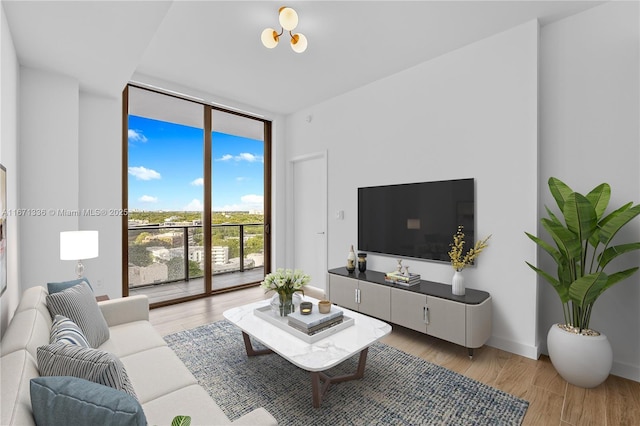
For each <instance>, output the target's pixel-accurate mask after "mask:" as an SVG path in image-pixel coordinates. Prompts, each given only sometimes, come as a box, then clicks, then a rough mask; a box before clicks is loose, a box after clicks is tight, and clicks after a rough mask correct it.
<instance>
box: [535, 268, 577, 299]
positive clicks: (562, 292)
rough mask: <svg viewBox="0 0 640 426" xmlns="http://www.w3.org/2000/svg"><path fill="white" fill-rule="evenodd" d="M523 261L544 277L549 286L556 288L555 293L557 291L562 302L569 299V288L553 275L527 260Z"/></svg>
mask: <svg viewBox="0 0 640 426" xmlns="http://www.w3.org/2000/svg"><path fill="white" fill-rule="evenodd" d="M525 263H526V264H527V265H529V267H530V268H531V269H533V270H534V271H536V272H537V273H538V275H540V276H541V277H542V278H544V279H545V280H546V281H547V282H548V283H549V284H551V286H552V287H553V288H554V289H555V290H556V293H558V296H559V297H560V300H561V301H562V303H567V302H568V301H569V288H568V287H567V286H565V285H563V284H562V283H560V282H559V281H558V280H557V279H556V278H555V277H553V276H551V275H549V274H548V273H546V272H545V271H543V270H542V269H540V268H537V267H535V266H533V265H532V264H530V263H529V262H525Z"/></svg>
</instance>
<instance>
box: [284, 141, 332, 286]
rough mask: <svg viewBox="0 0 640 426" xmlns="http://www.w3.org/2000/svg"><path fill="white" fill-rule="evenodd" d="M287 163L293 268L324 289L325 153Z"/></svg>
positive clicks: (325, 268) (325, 223)
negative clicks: (289, 172)
mask: <svg viewBox="0 0 640 426" xmlns="http://www.w3.org/2000/svg"><path fill="white" fill-rule="evenodd" d="M291 163H292V167H291V171H292V172H291V175H290V177H291V183H292V184H291V188H292V194H291V195H292V202H293V209H292V210H291V211H292V213H293V221H292V224H293V247H291V250H292V252H293V256H292V260H293V268H294V269H301V270H303V271H304V272H306V273H307V274H309V275H311V283H310V285H312V286H314V287H318V288H321V289H323V290H325V289H326V281H327V248H326V247H327V245H326V241H327V235H326V226H327V207H326V206H327V171H326V170H327V160H326V153H319V154H312V155H308V156H304V157H299V158H294V159H293V160H292V161H291Z"/></svg>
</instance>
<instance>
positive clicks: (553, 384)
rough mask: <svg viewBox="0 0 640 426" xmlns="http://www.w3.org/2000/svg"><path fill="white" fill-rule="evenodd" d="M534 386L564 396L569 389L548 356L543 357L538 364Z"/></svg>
mask: <svg viewBox="0 0 640 426" xmlns="http://www.w3.org/2000/svg"><path fill="white" fill-rule="evenodd" d="M533 385H534V386H538V387H541V388H543V389H545V390H547V391H549V392H554V393H557V394H559V395H564V394H565V392H566V388H567V382H566V381H565V380H564V379H563V378H562V376H560V375H559V374H558V372H557V371H556V369H555V368H554V367H553V364H552V363H551V360H550V359H549V357H548V356H546V355H542V356H541V357H540V359H539V360H538V363H537V364H536V371H535V375H534V377H533Z"/></svg>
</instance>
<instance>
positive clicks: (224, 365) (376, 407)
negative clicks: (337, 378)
mask: <svg viewBox="0 0 640 426" xmlns="http://www.w3.org/2000/svg"><path fill="white" fill-rule="evenodd" d="M165 340H166V341H167V343H168V344H169V346H170V347H171V348H172V349H173V350H174V351H175V352H176V353H177V354H178V356H179V357H180V358H181V359H182V361H184V363H185V365H186V366H187V368H189V370H191V372H192V373H193V374H194V375H195V376H196V378H197V379H198V381H199V382H200V384H201V385H202V386H203V387H204V388H205V389H206V390H207V391H208V392H209V394H210V395H211V396H212V397H213V399H214V400H215V401H216V402H217V403H218V405H219V406H220V408H221V409H222V410H223V411H224V412H225V414H226V415H227V416H228V417H229V418H231V419H232V420H235V419H236V418H238V417H240V416H242V415H243V414H246V413H248V412H250V411H251V410H253V409H255V408H258V407H264V408H266V409H267V410H268V411H269V412H270V413H271V414H272V415H273V416H274V417H275V418H276V419H277V420H278V423H279V424H281V425H519V424H521V423H522V419H523V417H524V415H525V413H526V411H527V407H528V406H529V403H528V402H527V401H524V400H522V399H519V398H516V397H514V396H512V395H509V394H508V393H505V392H502V391H500V390H498V389H494V388H492V387H490V386H487V385H485V384H483V383H480V382H477V381H475V380H473V379H470V378H468V377H465V376H463V375H460V374H458V373H455V372H453V371H450V370H447V369H446V368H443V367H440V366H437V365H434V364H431V363H429V362H427V361H424V360H422V359H420V358H417V357H415V356H413V355H409V354H406V353H404V352H402V351H400V350H398V349H395V348H393V347H391V346H388V345H385V344H382V343H375V344H374V345H373V346H371V347H370V348H369V355H368V357H367V368H366V370H365V376H364V378H363V379H361V380H354V381H350V382H344V383H338V384H334V385H332V386H331V388H330V389H329V391H328V392H327V394H326V395H325V397H324V400H323V401H322V405H321V407H320V408H313V407H312V405H311V378H310V375H309V373H308V372H307V371H305V370H302V369H300V368H298V367H296V366H294V365H293V364H291V363H289V362H287V361H285V360H284V359H283V358H281V357H279V356H278V355H276V354H269V355H261V356H256V357H251V358H249V357H247V355H246V352H245V349H244V344H243V342H242V333H241V331H240V329H239V328H237V327H235V326H234V325H233V324H231V323H230V322H227V321H218V322H215V323H213V324H208V325H204V326H201V327H197V328H194V329H191V330H186V331H181V332H178V333H175V334H172V335H169V336H166V337H165ZM254 347H255V348H260V347H261V346H260V345H259V344H258V343H256V342H254ZM357 362H358V356H357V355H355V356H354V357H352V358H350V359H348V360H347V361H345V362H343V363H342V364H340V365H338V366H336V367H334V368H332V369H330V370H328V371H327V372H328V373H329V374H330V375H340V374H350V373H353V372H354V371H355V370H356V366H357ZM185 414H187V413H185Z"/></svg>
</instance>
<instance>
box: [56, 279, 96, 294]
mask: <svg viewBox="0 0 640 426" xmlns="http://www.w3.org/2000/svg"><path fill="white" fill-rule="evenodd" d="M83 282H84V283H87V285H88V286H89V288H90V289H91V291H93V287H91V284H89V280H88V279H86V278H78V279H77V280H71V281H62V282H59V283H47V290H49V294H53V293H58V292H59V291H62V290H66V289H68V288H69V287H73V286H74V285H78V284H80V283H83Z"/></svg>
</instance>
